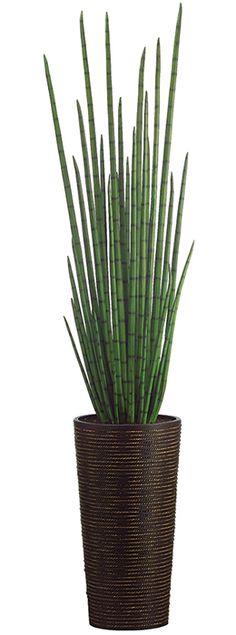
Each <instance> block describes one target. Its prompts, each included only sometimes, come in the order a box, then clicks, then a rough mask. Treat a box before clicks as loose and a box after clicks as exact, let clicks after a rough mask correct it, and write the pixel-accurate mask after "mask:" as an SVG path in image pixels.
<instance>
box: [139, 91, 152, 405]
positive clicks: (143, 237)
mask: <svg viewBox="0 0 236 635" xmlns="http://www.w3.org/2000/svg"><path fill="white" fill-rule="evenodd" d="M149 169H150V157H149V139H148V94H147V91H146V94H145V107H144V139H143V171H142V177H143V180H142V206H141V227H140V271H139V295H138V331H137V345H138V354H137V360H136V377H137V386H138V389H139V391H140V409H141V411H142V408H143V400H144V382H145V379H144V374H145V365H146V351H145V350H144V344H146V336H145V326H146V325H145V323H144V313H145V296H146V273H147V246H148V245H147V243H148V221H149V218H148V216H149V187H150V174H149ZM142 368H143V371H144V372H143V374H142V376H141V371H142Z"/></svg>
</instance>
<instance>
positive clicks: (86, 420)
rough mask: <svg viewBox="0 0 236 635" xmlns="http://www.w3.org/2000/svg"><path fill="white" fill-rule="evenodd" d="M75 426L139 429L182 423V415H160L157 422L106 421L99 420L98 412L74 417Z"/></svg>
mask: <svg viewBox="0 0 236 635" xmlns="http://www.w3.org/2000/svg"><path fill="white" fill-rule="evenodd" d="M73 422H74V425H75V426H86V427H87V426H88V427H90V428H94V427H95V428H98V427H99V428H100V429H101V428H103V429H107V428H112V430H117V429H119V430H137V429H140V428H142V429H143V428H156V427H158V426H160V425H164V426H165V425H166V426H172V425H174V424H176V423H178V424H181V419H180V417H175V416H173V415H161V414H160V415H158V417H157V422H156V423H110V422H108V423H104V422H102V421H99V419H98V418H97V416H96V414H90V415H82V416H79V417H75V418H74V419H73Z"/></svg>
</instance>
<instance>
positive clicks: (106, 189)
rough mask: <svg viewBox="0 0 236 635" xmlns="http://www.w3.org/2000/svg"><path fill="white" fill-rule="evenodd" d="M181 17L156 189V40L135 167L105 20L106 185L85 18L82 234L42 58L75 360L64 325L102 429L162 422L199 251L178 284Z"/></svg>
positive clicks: (141, 106)
mask: <svg viewBox="0 0 236 635" xmlns="http://www.w3.org/2000/svg"><path fill="white" fill-rule="evenodd" d="M181 17H182V6H181V5H180V9H179V13H178V19H177V24H176V31H175V39H174V47H173V55H172V67H171V77H170V87H169V98H168V107H167V117H166V127H165V137H164V147H163V158H162V167H161V176H160V188H159V183H158V164H159V128H160V68H161V60H160V41H159V39H158V40H157V46H156V65H155V92H154V95H155V102H154V120H153V126H152V127H153V138H152V143H151V148H152V156H150V141H149V124H148V93H147V91H145V93H144V67H145V49H144V50H143V53H142V56H141V61H140V67H139V76H138V96H137V109H136V122H135V123H136V125H135V127H134V128H133V136H132V156H131V162H129V157H127V159H126V164H125V163H124V138H123V113H122V100H121V98H120V100H119V103H118V120H117V124H118V125H117V132H118V137H117V142H116V130H115V122H114V107H113V85H112V68H111V47H110V30H109V20H108V15H107V14H106V19H105V51H106V84H107V121H108V142H109V170H108V174H107V177H108V180H107V177H106V170H105V151H104V150H105V148H104V137H103V135H101V136H100V146H99V151H98V146H97V134H96V125H95V114H94V113H95V110H94V105H93V96H92V86H91V80H90V71H89V62H88V54H87V44H86V37H85V30H84V22H83V14H81V17H80V35H81V46H82V58H83V70H84V79H85V91H86V100H87V112H88V128H89V134H88V142H87V135H86V130H85V125H84V118H83V113H82V109H81V106H80V104H79V102H78V101H77V114H78V121H79V130H80V140H81V148H82V157H83V168H84V170H83V172H84V183H83V179H82V177H81V171H80V167H79V166H78V164H77V162H76V160H75V158H74V157H73V164H74V172H75V179H76V185H77V192H78V205H79V212H80V219H81V231H79V228H78V224H77V219H76V211H75V205H74V200H73V195H72V189H71V184H70V178H69V172H68V168H67V163H66V157H65V152H64V146H63V141H62V135H61V128H60V123H59V119H58V113H57V107H56V101H55V95H54V90H53V86H52V81H51V76H50V71H49V66H48V62H47V60H46V57H44V64H45V73H46V79H47V85H48V90H49V97H50V103H51V110H52V117H53V123H54V131H55V136H56V143H57V149H58V154H59V160H60V166H61V172H62V178H63V184H64V190H65V196H66V202H67V207H68V215H69V221H70V228H71V235H72V250H73V255H74V264H75V274H76V275H74V273H73V269H72V266H71V263H70V260H69V259H68V270H69V277H70V283H71V290H72V300H71V304H72V311H73V316H74V322H75V327H76V331H77V335H78V340H79V351H78V349H77V345H76V343H75V340H74V337H73V334H72V332H71V329H70V327H69V324H68V322H67V320H66V319H65V324H66V328H67V331H68V334H69V337H70V340H71V343H72V347H73V350H74V353H75V356H76V359H77V361H78V364H79V367H80V370H81V373H82V376H83V379H84V382H85V385H86V388H87V390H88V393H89V396H90V398H91V402H92V404H93V407H94V410H95V412H96V413H97V416H98V418H99V420H100V421H104V422H108V421H109V422H113V423H125V422H129V423H133V424H135V423H136V422H141V423H143V424H146V423H154V422H155V421H156V420H157V416H158V413H159V411H160V407H161V404H162V400H163V397H164V393H165V388H166V382H167V376H168V369H169V363H170V357H171V350H172V342H173V336H174V330H175V323H176V316H177V311H178V307H179V301H180V296H181V294H182V289H183V284H184V280H185V278H186V274H187V270H188V267H189V263H190V259H191V256H192V251H193V245H192V247H191V249H190V252H189V254H188V257H187V260H186V263H185V266H184V268H183V271H182V275H181V277H180V281H179V282H178V280H177V265H178V258H179V248H180V236H181V228H182V217H183V206H184V196H185V187H186V177H187V162H188V155H186V158H185V162H184V167H183V173H182V180H181V187H180V195H179V201H178V207H177V214H176V224H175V234H174V240H173V246H172V238H171V235H172V225H173V214H174V180H173V174H172V173H171V176H170V187H169V190H170V191H169V194H168V183H169V164H170V150H171V139H172V124H173V113H174V101H175V90H176V79H177V68H178V55H179V40H180V29H181ZM144 95H145V98H144ZM84 186H85V192H86V197H85V196H84ZM159 189H160V192H159ZM167 197H169V201H168V200H167ZM85 198H86V200H85ZM167 208H168V209H167ZM166 217H167V218H166ZM80 234H81V235H80ZM176 287H177V290H176ZM80 352H81V354H80Z"/></svg>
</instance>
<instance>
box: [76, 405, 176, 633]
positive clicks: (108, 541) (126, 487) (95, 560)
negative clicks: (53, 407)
mask: <svg viewBox="0 0 236 635" xmlns="http://www.w3.org/2000/svg"><path fill="white" fill-rule="evenodd" d="M180 429H181V421H180V419H178V418H175V417H168V416H159V417H158V421H157V423H156V424H145V425H144V424H143V425H142V424H132V425H131V424H120V425H117V424H102V423H99V422H98V421H97V420H96V417H95V416H88V417H81V418H77V419H75V420H74V430H75V446H76V456H77V469H78V481H79V494H80V509H81V522H82V536H83V547H84V560H85V574H86V583H87V595H88V607H89V621H90V624H91V625H92V626H97V627H99V628H108V629H112V630H128V629H129V630H137V629H146V628H157V627H159V626H164V625H165V624H167V623H168V612H169V594H170V581H171V568H172V551H173V538H174V525H175V503H176V485H177V470H178V458H179V443H180Z"/></svg>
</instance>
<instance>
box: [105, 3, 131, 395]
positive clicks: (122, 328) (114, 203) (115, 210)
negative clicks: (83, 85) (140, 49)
mask: <svg viewBox="0 0 236 635" xmlns="http://www.w3.org/2000/svg"><path fill="white" fill-rule="evenodd" d="M106 77H107V117H108V136H109V149H110V170H111V213H112V217H113V231H114V255H115V276H116V293H117V305H118V316H119V339H120V359H121V376H122V385H123V394H124V397H125V399H126V398H127V358H126V323H125V306H124V286H123V278H122V263H121V246H120V210H119V189H118V179H117V168H116V146H115V127H114V114H113V90H112V72H111V49H110V31H109V20H108V14H106Z"/></svg>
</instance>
